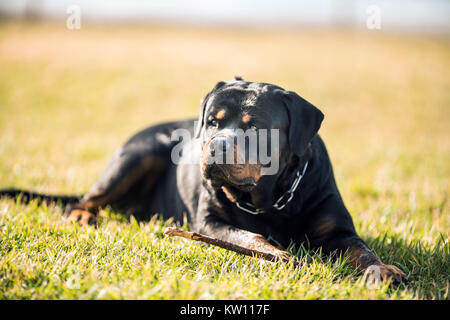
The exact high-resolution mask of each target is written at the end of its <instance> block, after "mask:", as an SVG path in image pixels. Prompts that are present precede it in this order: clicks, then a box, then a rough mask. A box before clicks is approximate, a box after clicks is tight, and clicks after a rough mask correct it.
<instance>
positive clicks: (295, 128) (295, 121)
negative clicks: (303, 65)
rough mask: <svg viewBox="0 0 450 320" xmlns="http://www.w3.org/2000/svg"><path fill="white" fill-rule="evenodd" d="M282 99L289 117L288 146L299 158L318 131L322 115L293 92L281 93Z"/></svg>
mask: <svg viewBox="0 0 450 320" xmlns="http://www.w3.org/2000/svg"><path fill="white" fill-rule="evenodd" d="M283 98H284V100H283V101H284V103H285V105H286V108H287V111H288V115H289V146H290V148H291V150H292V152H294V153H295V154H296V155H297V156H299V157H301V156H302V155H303V154H304V153H305V151H306V148H307V147H308V144H309V143H310V142H311V140H312V138H313V137H314V136H315V135H316V133H317V132H318V131H319V128H320V125H321V123H322V120H323V117H324V115H323V113H322V112H321V111H320V110H319V109H317V108H316V107H315V106H313V105H312V104H311V103H309V102H308V101H306V100H305V99H303V98H302V97H300V96H299V95H298V94H297V93H295V92H293V91H283Z"/></svg>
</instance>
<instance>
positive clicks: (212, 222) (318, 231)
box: [3, 78, 406, 283]
mask: <svg viewBox="0 0 450 320" xmlns="http://www.w3.org/2000/svg"><path fill="white" fill-rule="evenodd" d="M322 120H323V114H322V112H320V111H319V110H318V109H317V108H316V107H314V106H313V105H312V104H310V103H309V102H307V101H306V100H304V99H302V98H301V97H300V96H298V95H297V94H296V93H294V92H291V91H285V90H284V89H282V88H280V87H277V86H275V85H271V84H267V83H254V82H247V81H243V80H242V79H241V78H236V79H235V80H234V81H231V82H219V83H218V84H217V85H216V86H215V87H214V89H213V90H212V91H211V92H209V93H208V94H207V95H206V96H205V98H204V99H203V101H202V106H201V111H200V118H199V121H198V123H197V126H196V127H195V128H194V121H193V120H189V121H182V122H173V123H167V124H162V125H158V126H153V127H150V128H147V129H145V130H143V131H141V132H139V133H137V134H136V135H135V136H133V137H132V138H131V139H130V140H129V141H128V142H126V143H125V145H123V146H122V147H121V148H120V149H119V150H118V151H117V152H116V153H115V155H114V156H113V158H112V160H111V161H110V163H109V165H108V166H107V168H106V170H105V171H104V172H103V174H102V175H101V177H100V178H99V180H98V181H97V183H96V184H95V185H94V186H93V187H92V189H91V190H90V191H89V192H88V193H86V194H85V195H84V196H83V197H82V198H80V199H79V201H77V203H76V204H75V205H74V206H72V207H71V209H70V214H69V218H68V219H69V220H71V221H78V222H79V223H80V224H87V223H91V222H94V221H95V218H96V215H97V213H98V211H99V209H100V208H102V207H105V206H113V207H117V208H120V209H122V210H124V211H126V212H127V213H130V214H133V215H134V216H136V217H137V218H138V219H146V218H149V217H150V216H151V215H153V214H154V213H159V214H161V215H162V217H164V218H169V217H173V218H175V220H176V221H180V222H182V221H183V218H184V217H187V220H188V222H189V224H190V226H191V228H192V229H193V230H194V231H196V232H199V233H203V234H205V235H209V236H211V237H215V238H218V239H222V240H226V241H229V242H232V243H236V244H239V245H241V246H244V247H246V248H248V249H256V250H259V251H262V252H266V253H271V254H273V255H275V256H278V257H280V258H281V259H286V258H287V253H286V252H285V251H282V250H280V249H278V248H277V247H275V246H274V245H277V246H281V247H285V248H286V247H287V246H288V245H289V244H290V243H291V242H292V241H293V242H294V243H295V244H297V245H298V244H306V245H307V246H309V247H310V248H319V247H321V248H322V250H323V252H325V253H332V252H335V251H337V252H338V253H344V252H347V253H348V258H349V260H350V261H351V263H352V265H354V266H355V267H356V268H358V269H360V270H362V271H366V273H367V274H368V276H369V278H371V280H372V281H377V280H378V281H380V280H382V281H384V280H387V279H388V278H392V282H393V283H395V282H401V281H405V280H406V277H405V274H404V273H403V272H402V271H401V270H399V269H398V268H397V267H395V266H391V265H385V264H383V263H382V262H381V261H380V260H379V259H378V258H377V257H376V255H375V254H374V253H373V252H372V251H371V250H370V249H369V248H368V247H367V245H366V244H365V243H364V242H363V241H362V240H361V239H360V238H359V237H358V235H357V234H356V231H355V228H354V226H353V222H352V218H351V217H350V214H349V213H348V211H347V209H346V207H345V205H344V203H343V201H342V199H341V196H340V194H339V191H338V189H337V187H336V183H335V180H334V176H333V170H332V166H331V163H330V160H329V158H328V154H327V151H326V149H325V145H324V143H323V142H322V140H321V138H320V137H319V135H318V134H317V132H318V130H319V128H320V125H321V122H322ZM176 129H184V130H185V131H186V132H189V133H190V134H192V135H193V136H194V139H192V140H190V141H185V143H184V144H183V146H182V148H181V149H180V151H181V152H180V154H181V158H180V162H179V163H174V161H172V160H173V159H172V156H173V153H172V152H173V151H174V150H173V149H174V148H175V146H180V145H179V144H178V141H172V140H171V136H172V133H173V132H174V131H175V130H176ZM234 129H242V130H247V129H250V130H255V131H259V130H262V129H267V130H270V129H277V130H278V132H279V137H278V141H279V147H278V149H277V150H276V152H278V155H279V157H278V164H279V169H278V171H277V173H276V174H272V175H263V174H261V171H262V169H263V168H264V167H265V166H267V164H264V165H263V164H261V163H260V162H257V163H250V161H248V160H246V161H244V163H240V164H239V163H232V164H219V163H216V162H212V161H210V160H211V158H212V157H214V156H216V154H215V153H216V152H217V150H218V149H217V146H219V149H220V148H221V147H220V146H228V147H230V145H229V143H228V141H229V140H228V138H229V137H230V135H233V134H234V133H233V132H234ZM231 147H232V148H234V149H236V146H235V145H232V146H231ZM195 160H197V163H195ZM17 193H18V191H9V192H3V194H9V195H15V194H17ZM24 195H25V196H27V195H28V196H29V197H33V196H36V195H35V194H31V193H24ZM46 197H47V198H48V196H46ZM44 198H45V196H44ZM50 199H53V200H55V199H58V197H55V198H50ZM61 200H67V202H70V201H71V200H74V198H70V197H69V198H61ZM268 239H270V241H271V242H272V244H271V243H269V241H268Z"/></svg>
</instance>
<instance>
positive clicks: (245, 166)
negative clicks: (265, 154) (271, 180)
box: [201, 139, 262, 184]
mask: <svg viewBox="0 0 450 320" xmlns="http://www.w3.org/2000/svg"><path fill="white" fill-rule="evenodd" d="M212 140H213V139H211V140H209V141H208V142H206V143H205V145H204V147H203V151H202V158H201V162H202V164H201V168H202V172H203V174H205V173H206V170H207V167H208V158H209V157H212V155H211V154H210V151H209V145H210V144H211V141H212ZM237 159H238V150H237V145H234V163H231V164H227V163H224V164H220V163H219V164H211V165H216V166H217V167H219V168H220V169H221V170H222V172H223V173H224V175H225V176H227V180H229V182H231V183H233V184H239V183H240V182H244V181H246V180H248V179H249V178H253V181H252V182H253V183H255V184H256V183H257V182H258V181H259V179H260V178H261V176H262V173H261V168H262V165H261V164H258V163H255V164H250V163H237ZM224 160H225V161H226V158H225V159H224Z"/></svg>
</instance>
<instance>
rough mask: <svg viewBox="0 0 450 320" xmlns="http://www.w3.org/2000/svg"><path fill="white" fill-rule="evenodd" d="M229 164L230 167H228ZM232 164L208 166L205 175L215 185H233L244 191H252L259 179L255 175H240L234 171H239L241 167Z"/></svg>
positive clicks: (218, 186)
mask: <svg viewBox="0 0 450 320" xmlns="http://www.w3.org/2000/svg"><path fill="white" fill-rule="evenodd" d="M227 166H229V168H227ZM231 166H232V165H226V164H224V165H220V164H213V165H210V166H208V167H207V168H206V170H205V172H204V177H205V178H206V179H208V180H210V181H211V182H212V184H213V186H214V187H217V188H220V187H222V186H227V185H229V186H232V187H233V188H235V189H238V190H240V191H243V192H250V191H252V190H253V189H254V188H255V187H256V185H257V181H256V179H255V177H253V176H239V175H236V174H233V173H236V171H239V168H236V167H231ZM230 169H231V170H230ZM233 169H234V170H233Z"/></svg>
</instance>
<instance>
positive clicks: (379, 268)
mask: <svg viewBox="0 0 450 320" xmlns="http://www.w3.org/2000/svg"><path fill="white" fill-rule="evenodd" d="M363 279H364V281H365V282H366V283H367V285H369V286H370V287H376V286H379V285H380V284H382V283H384V282H387V281H388V280H390V279H391V285H394V286H396V285H399V284H400V283H407V282H408V280H407V278H406V275H405V273H404V272H403V271H402V270H400V269H399V268H397V267H396V266H392V265H387V264H380V265H371V266H369V267H368V268H367V269H366V271H365V272H364V276H363Z"/></svg>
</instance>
